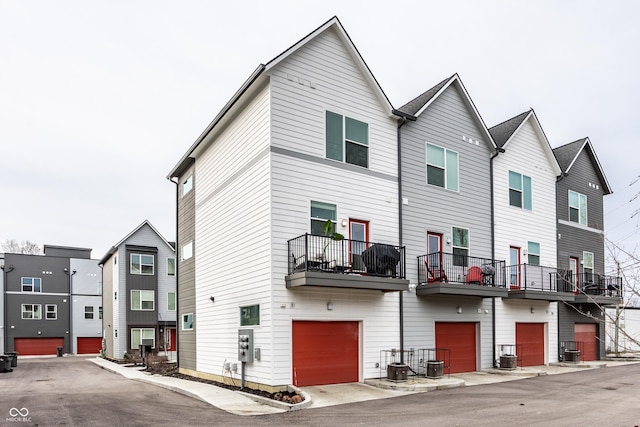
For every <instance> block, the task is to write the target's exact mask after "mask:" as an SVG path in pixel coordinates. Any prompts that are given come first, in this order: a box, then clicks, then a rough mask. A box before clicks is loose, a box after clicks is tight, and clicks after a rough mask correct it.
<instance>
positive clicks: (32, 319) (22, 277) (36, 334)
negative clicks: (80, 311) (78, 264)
mask: <svg viewBox="0 0 640 427" xmlns="http://www.w3.org/2000/svg"><path fill="white" fill-rule="evenodd" d="M90 255H91V249H84V248H71V247H62V246H49V245H45V246H44V256H43V255H25V254H5V265H4V269H3V271H4V280H5V288H4V309H5V312H4V320H5V322H4V326H5V328H4V342H5V348H4V349H5V351H17V352H18V353H20V354H22V355H53V354H56V352H57V347H62V348H63V351H64V352H65V353H71V352H73V351H74V342H73V340H72V336H73V335H72V327H73V321H72V310H73V308H72V298H71V282H72V280H73V275H74V274H73V269H72V267H71V259H72V258H73V259H83V260H88V259H89V258H90ZM94 262H95V261H94Z"/></svg>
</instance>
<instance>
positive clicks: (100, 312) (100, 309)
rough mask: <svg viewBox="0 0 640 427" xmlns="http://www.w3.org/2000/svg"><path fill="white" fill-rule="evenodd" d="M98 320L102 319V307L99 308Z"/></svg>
mask: <svg viewBox="0 0 640 427" xmlns="http://www.w3.org/2000/svg"><path fill="white" fill-rule="evenodd" d="M98 319H102V306H100V307H98Z"/></svg>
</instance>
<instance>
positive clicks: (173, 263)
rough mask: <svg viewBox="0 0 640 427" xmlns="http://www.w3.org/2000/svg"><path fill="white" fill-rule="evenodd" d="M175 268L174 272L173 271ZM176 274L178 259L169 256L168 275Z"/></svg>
mask: <svg viewBox="0 0 640 427" xmlns="http://www.w3.org/2000/svg"><path fill="white" fill-rule="evenodd" d="M171 270H173V274H172V273H171ZM175 275H176V259H175V258H167V276H169V277H175Z"/></svg>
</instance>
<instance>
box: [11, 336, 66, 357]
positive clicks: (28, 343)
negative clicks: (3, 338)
mask: <svg viewBox="0 0 640 427" xmlns="http://www.w3.org/2000/svg"><path fill="white" fill-rule="evenodd" d="M13 346H14V348H15V349H16V351H17V352H18V354H20V355H22V356H48V355H54V354H56V353H57V352H58V350H57V347H64V338H15V339H14V340H13Z"/></svg>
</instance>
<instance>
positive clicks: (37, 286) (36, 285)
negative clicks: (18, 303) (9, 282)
mask: <svg viewBox="0 0 640 427" xmlns="http://www.w3.org/2000/svg"><path fill="white" fill-rule="evenodd" d="M22 292H42V279H40V278H39V277H23V278H22Z"/></svg>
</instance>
